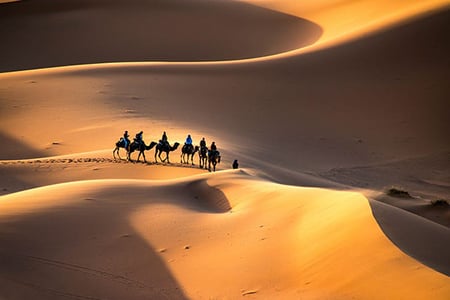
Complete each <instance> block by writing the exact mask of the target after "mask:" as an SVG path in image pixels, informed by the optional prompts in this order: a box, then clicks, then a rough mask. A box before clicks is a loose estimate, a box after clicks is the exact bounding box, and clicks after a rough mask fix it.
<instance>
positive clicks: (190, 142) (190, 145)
mask: <svg viewBox="0 0 450 300" xmlns="http://www.w3.org/2000/svg"><path fill="white" fill-rule="evenodd" d="M184 146H185V147H186V149H189V150H190V149H192V147H193V146H192V138H191V135H190V134H188V136H187V138H186V142H184Z"/></svg>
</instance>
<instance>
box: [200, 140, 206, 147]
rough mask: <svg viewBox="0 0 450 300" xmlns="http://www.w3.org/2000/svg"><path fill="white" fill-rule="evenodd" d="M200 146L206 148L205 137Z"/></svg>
mask: <svg viewBox="0 0 450 300" xmlns="http://www.w3.org/2000/svg"><path fill="white" fill-rule="evenodd" d="M200 148H206V141H205V138H202V140H201V141H200Z"/></svg>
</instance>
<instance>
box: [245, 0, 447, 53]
mask: <svg viewBox="0 0 450 300" xmlns="http://www.w3.org/2000/svg"><path fill="white" fill-rule="evenodd" d="M244 1H245V2H247V3H252V4H255V5H258V6H261V7H267V8H270V9H273V10H275V11H279V12H284V13H286V14H290V15H293V16H297V17H302V18H305V19H307V20H310V21H312V22H314V23H316V24H318V25H319V26H320V27H321V28H322V30H323V34H322V35H321V37H320V39H319V40H318V41H317V42H316V43H314V45H312V47H308V48H312V49H314V50H317V49H318V48H324V47H329V46H332V45H336V44H340V43H343V42H346V41H349V40H351V39H355V38H360V37H362V36H364V35H366V34H370V33H372V32H374V31H378V30H381V29H386V28H389V27H391V26H393V25H394V24H398V23H401V22H405V21H409V20H410V19H411V18H416V17H417V16H421V15H425V14H429V13H431V12H433V11H435V10H438V9H442V8H445V7H449V4H450V3H449V2H448V1H447V0H423V1H410V0H399V1H389V0H381V1H380V0H362V1H352V0H316V1H296V0H244Z"/></svg>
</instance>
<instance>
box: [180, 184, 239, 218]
mask: <svg viewBox="0 0 450 300" xmlns="http://www.w3.org/2000/svg"><path fill="white" fill-rule="evenodd" d="M180 194H182V195H186V197H187V198H190V201H191V202H192V204H193V205H194V206H195V207H197V208H200V210H202V211H206V212H215V213H224V212H227V211H230V210H231V208H232V207H231V205H230V202H229V201H228V199H227V197H226V196H225V194H224V193H223V192H222V191H221V190H219V189H217V188H215V187H212V186H209V185H208V183H207V182H206V181H205V180H197V181H193V182H190V183H188V184H187V185H186V187H185V188H183V191H182V193H180Z"/></svg>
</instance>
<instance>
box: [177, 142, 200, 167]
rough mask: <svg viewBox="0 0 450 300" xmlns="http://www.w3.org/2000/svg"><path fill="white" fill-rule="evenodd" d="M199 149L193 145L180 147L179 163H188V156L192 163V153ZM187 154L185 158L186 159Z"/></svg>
mask: <svg viewBox="0 0 450 300" xmlns="http://www.w3.org/2000/svg"><path fill="white" fill-rule="evenodd" d="M199 149H200V147H199V146H195V147H194V146H193V145H186V144H185V145H184V146H183V148H181V163H185V164H188V163H189V158H191V163H192V165H194V154H195V153H196V152H197V151H198V150H199ZM186 156H187V159H186Z"/></svg>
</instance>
